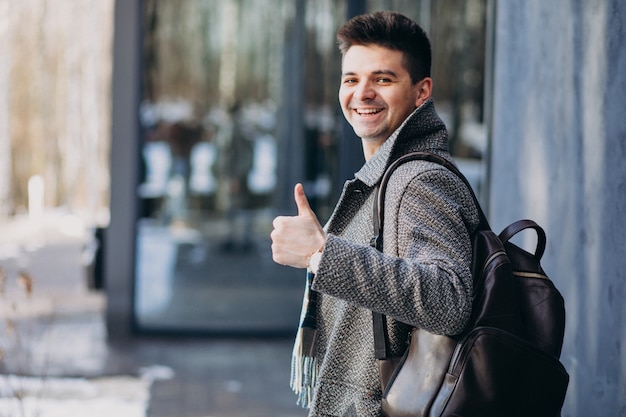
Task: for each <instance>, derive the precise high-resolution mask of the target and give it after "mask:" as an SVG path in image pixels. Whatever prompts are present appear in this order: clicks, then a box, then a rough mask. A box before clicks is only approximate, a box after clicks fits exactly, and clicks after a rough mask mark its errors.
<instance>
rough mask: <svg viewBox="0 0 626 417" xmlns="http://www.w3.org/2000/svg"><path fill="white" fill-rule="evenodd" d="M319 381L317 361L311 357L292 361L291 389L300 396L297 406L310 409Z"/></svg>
mask: <svg viewBox="0 0 626 417" xmlns="http://www.w3.org/2000/svg"><path fill="white" fill-rule="evenodd" d="M316 379H317V360H316V359H315V358H311V357H300V358H298V357H295V356H294V357H293V358H292V361H291V389H292V390H293V392H295V393H296V395H297V396H298V399H297V404H298V405H300V406H302V408H309V406H310V404H311V401H312V399H313V387H314V386H315V380H316Z"/></svg>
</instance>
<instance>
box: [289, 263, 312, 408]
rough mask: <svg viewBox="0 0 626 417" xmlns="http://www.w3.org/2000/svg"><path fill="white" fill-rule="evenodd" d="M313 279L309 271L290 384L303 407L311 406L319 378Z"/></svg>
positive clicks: (293, 354)
mask: <svg viewBox="0 0 626 417" xmlns="http://www.w3.org/2000/svg"><path fill="white" fill-rule="evenodd" d="M312 280H313V274H311V273H310V272H308V273H307V280H306V286H305V291H304V300H303V302H302V312H301V315H300V325H299V327H298V333H297V334H296V340H295V343H294V345H293V353H292V358H291V378H290V384H289V385H290V386H291V389H292V390H293V392H295V393H296V395H297V396H298V399H297V403H298V405H300V406H302V407H303V408H309V406H310V404H311V401H312V399H313V389H314V387H315V382H316V380H317V360H316V358H315V339H316V335H317V331H316V324H315V322H316V320H315V311H316V304H317V297H316V294H315V293H314V292H313V291H312V290H311V282H312Z"/></svg>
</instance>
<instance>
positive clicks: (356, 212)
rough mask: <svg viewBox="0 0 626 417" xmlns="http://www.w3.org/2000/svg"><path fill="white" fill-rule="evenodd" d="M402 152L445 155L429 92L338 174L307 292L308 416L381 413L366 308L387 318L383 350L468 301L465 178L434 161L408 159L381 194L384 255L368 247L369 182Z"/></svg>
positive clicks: (450, 320)
mask: <svg viewBox="0 0 626 417" xmlns="http://www.w3.org/2000/svg"><path fill="white" fill-rule="evenodd" d="M411 151H430V152H434V153H437V154H439V155H442V156H444V157H446V158H448V159H450V155H449V153H448V137H447V132H446V128H445V126H444V124H443V122H442V121H441V119H440V118H439V116H438V115H437V113H436V112H435V108H434V104H433V102H432V100H430V101H428V102H427V103H425V104H424V105H423V106H422V107H420V108H419V109H417V110H416V111H415V112H414V113H413V114H412V115H411V116H409V118H407V120H406V121H405V122H404V123H403V125H402V126H400V128H398V130H396V132H394V134H393V135H392V136H391V137H390V138H389V139H388V140H387V141H386V142H385V143H384V144H383V145H382V146H381V148H380V149H379V150H378V151H377V153H376V154H375V155H374V156H373V157H372V158H371V159H370V160H369V161H367V162H366V163H365V165H364V166H363V167H362V168H361V169H360V170H359V172H358V173H357V174H356V175H355V179H354V180H351V181H347V182H346V184H345V186H344V189H343V192H342V195H341V197H340V199H339V202H338V203H337V206H336V207H335V210H334V212H333V214H332V216H331V218H330V220H329V221H328V223H327V225H326V231H327V234H328V235H327V236H328V239H327V242H326V245H325V246H324V251H323V254H322V257H321V261H320V264H319V268H318V271H317V274H316V276H315V278H314V279H313V285H312V288H313V290H315V291H317V292H318V294H319V299H318V307H317V323H318V329H317V341H316V357H317V361H318V369H317V383H316V386H315V393H314V396H313V401H312V404H311V406H310V412H309V415H310V416H358V417H379V416H381V409H380V403H381V396H382V392H381V387H380V383H379V371H378V363H377V360H376V359H375V358H374V353H373V346H374V339H373V331H372V314H371V310H375V311H378V312H381V313H383V314H386V315H387V316H388V317H389V334H390V343H391V348H392V351H394V353H395V354H397V355H398V356H401V355H402V352H403V351H404V350H405V348H406V346H407V341H408V335H409V332H410V329H411V326H415V327H421V328H424V329H426V330H428V331H431V332H433V333H437V334H456V333H459V332H461V331H462V330H463V328H464V326H465V325H466V323H467V321H468V319H469V316H470V313H471V305H472V277H471V272H470V270H471V257H472V249H471V243H470V234H471V232H473V230H474V229H475V228H476V226H477V224H478V213H477V209H476V207H475V205H474V202H473V199H472V197H471V194H470V193H469V191H468V189H467V188H466V186H465V185H464V184H463V183H462V182H461V181H460V180H459V179H458V178H457V177H456V176H455V175H454V174H453V173H451V172H449V171H448V170H446V169H445V168H443V167H442V166H440V165H438V164H434V163H431V162H426V161H411V162H408V163H406V164H403V165H401V166H400V167H399V168H398V169H397V171H396V172H395V173H394V174H393V175H392V177H391V179H390V181H389V185H388V188H387V193H386V196H385V217H384V218H385V225H384V226H385V227H384V235H383V239H384V253H380V252H378V251H376V249H374V248H372V247H370V245H369V242H370V239H371V237H372V235H373V226H372V204H373V192H372V191H373V190H374V187H375V185H376V184H377V183H379V182H380V179H381V178H382V175H383V173H384V170H385V168H386V167H388V166H389V165H390V164H391V163H392V162H393V161H394V160H395V159H397V158H398V157H399V156H401V155H403V154H406V153H408V152H411Z"/></svg>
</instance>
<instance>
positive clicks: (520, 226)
mask: <svg viewBox="0 0 626 417" xmlns="http://www.w3.org/2000/svg"><path fill="white" fill-rule="evenodd" d="M526 229H534V230H535V231H536V232H537V248H536V249H535V259H537V262H539V261H540V260H541V257H542V256H543V253H544V252H545V250H546V232H545V231H544V230H543V228H542V227H541V226H539V225H538V224H537V223H535V222H534V221H532V220H518V221H516V222H515V223H512V224H510V225H509V226H507V227H506V228H505V229H504V230H503V231H502V232H500V234H499V235H498V237H499V238H500V240H501V241H502V243H503V244H504V243H506V242H508V241H509V240H511V238H512V237H513V236H515V235H516V234H518V233H519V232H521V231H522V230H526Z"/></svg>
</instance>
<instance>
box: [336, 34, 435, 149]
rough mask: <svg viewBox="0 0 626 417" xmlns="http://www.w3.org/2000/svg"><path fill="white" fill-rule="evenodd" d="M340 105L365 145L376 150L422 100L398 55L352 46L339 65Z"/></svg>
mask: <svg viewBox="0 0 626 417" xmlns="http://www.w3.org/2000/svg"><path fill="white" fill-rule="evenodd" d="M341 72H342V75H341V87H340V89H339V102H340V104H341V108H342V110H343V114H344V116H345V118H346V120H347V121H348V122H349V123H350V125H352V127H353V128H354V132H355V133H356V134H357V136H359V137H360V138H361V139H363V141H364V145H366V144H367V146H374V147H375V148H376V149H377V148H378V147H380V145H382V143H383V142H384V141H385V140H387V138H389V136H390V135H391V134H392V133H393V132H394V131H395V130H396V129H397V128H398V127H399V126H400V125H401V124H402V122H403V121H404V119H406V118H407V116H408V115H409V114H411V112H412V111H413V110H415V108H416V107H418V106H419V105H421V104H422V103H423V102H424V101H425V99H424V98H423V97H422V95H421V94H420V87H421V84H422V82H417V83H415V84H413V83H412V81H411V76H410V75H409V72H408V71H407V69H406V68H405V67H404V65H403V54H402V52H400V51H395V50H392V49H388V48H384V47H381V46H378V45H367V46H364V45H353V46H351V47H350V48H349V49H348V50H347V51H346V53H345V55H344V57H343V61H342V71H341Z"/></svg>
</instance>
